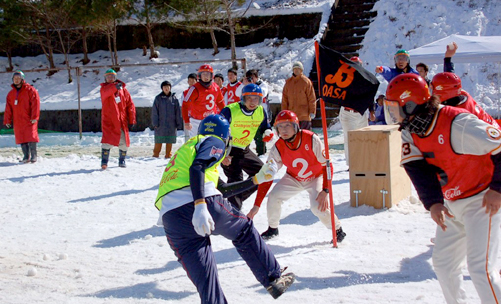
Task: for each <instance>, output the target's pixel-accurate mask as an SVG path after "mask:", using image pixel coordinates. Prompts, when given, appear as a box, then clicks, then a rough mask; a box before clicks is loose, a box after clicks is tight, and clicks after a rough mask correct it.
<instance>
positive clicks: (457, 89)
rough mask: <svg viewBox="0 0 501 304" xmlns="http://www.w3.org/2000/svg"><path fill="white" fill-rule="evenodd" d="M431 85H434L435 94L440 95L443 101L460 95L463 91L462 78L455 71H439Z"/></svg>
mask: <svg viewBox="0 0 501 304" xmlns="http://www.w3.org/2000/svg"><path fill="white" fill-rule="evenodd" d="M431 85H432V87H433V95H437V96H438V97H440V101H441V102H444V101H446V100H448V99H450V98H452V97H456V96H459V94H460V93H461V78H459V77H458V75H456V74H454V73H450V72H445V73H438V74H437V75H435V77H433V80H432V81H431Z"/></svg>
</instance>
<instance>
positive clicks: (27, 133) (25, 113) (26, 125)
mask: <svg viewBox="0 0 501 304" xmlns="http://www.w3.org/2000/svg"><path fill="white" fill-rule="evenodd" d="M16 100H17V104H16ZM39 118H40V96H38V91H37V90H36V89H35V88H34V87H32V86H31V85H29V84H28V83H26V82H24V83H23V85H22V86H21V89H20V90H19V91H18V90H17V89H16V87H15V86H14V85H12V90H10V92H9V94H7V104H6V105H5V114H4V117H3V123H4V124H5V125H7V124H10V125H14V135H15V138H16V144H23V143H28V142H38V141H39V139H38V119H39ZM31 120H36V121H37V122H35V123H34V124H32V123H31Z"/></svg>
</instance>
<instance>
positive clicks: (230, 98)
mask: <svg viewBox="0 0 501 304" xmlns="http://www.w3.org/2000/svg"><path fill="white" fill-rule="evenodd" d="M241 84H242V83H241V82H240V81H237V82H235V83H228V84H227V85H226V93H225V94H224V102H225V103H226V105H230V104H232V103H235V102H239V101H240V96H238V95H237V93H236V91H237V88H238V87H239V86H240V85H241Z"/></svg>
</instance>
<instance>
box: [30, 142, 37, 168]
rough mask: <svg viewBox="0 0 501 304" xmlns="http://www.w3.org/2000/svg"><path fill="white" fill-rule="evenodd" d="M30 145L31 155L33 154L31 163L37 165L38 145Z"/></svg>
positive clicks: (31, 143)
mask: <svg viewBox="0 0 501 304" xmlns="http://www.w3.org/2000/svg"><path fill="white" fill-rule="evenodd" d="M28 144H29V146H30V153H31V159H30V162H32V163H36V162H37V143H36V142H30V143H28Z"/></svg>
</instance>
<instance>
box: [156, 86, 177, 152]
mask: <svg viewBox="0 0 501 304" xmlns="http://www.w3.org/2000/svg"><path fill="white" fill-rule="evenodd" d="M160 88H161V89H162V93H160V94H158V95H157V96H156V97H155V101H154V102H153V107H152V108H151V124H152V125H153V127H154V128H155V146H154V148H153V157H159V156H160V151H161V150H162V144H164V143H165V158H170V157H171V156H172V153H171V151H172V144H174V143H176V134H177V130H182V129H183V118H182V117H181V108H180V106H179V101H178V100H177V97H176V94H175V93H173V92H172V91H171V83H170V82H168V81H164V82H162V84H161V85H160Z"/></svg>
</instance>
